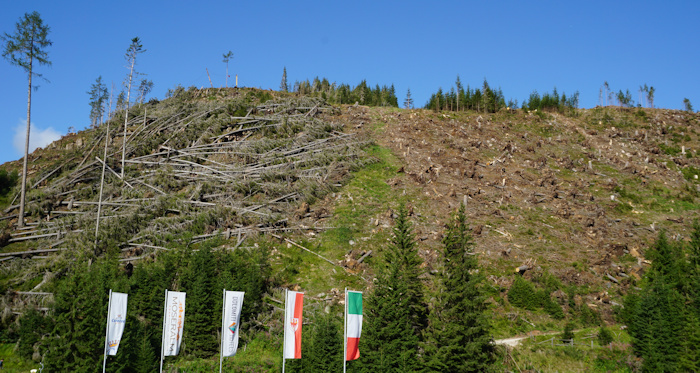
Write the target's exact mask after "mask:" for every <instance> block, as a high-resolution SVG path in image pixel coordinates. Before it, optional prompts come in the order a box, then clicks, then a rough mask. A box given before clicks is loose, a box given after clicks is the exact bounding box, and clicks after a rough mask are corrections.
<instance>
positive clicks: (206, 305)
mask: <svg viewBox="0 0 700 373" xmlns="http://www.w3.org/2000/svg"><path fill="white" fill-rule="evenodd" d="M216 266H217V265H216V263H215V261H214V255H213V254H212V252H211V249H210V248H208V247H203V248H201V249H200V250H199V251H197V252H196V253H194V255H193V258H192V260H191V262H190V265H189V268H188V271H187V273H186V275H185V276H183V277H184V278H183V280H182V287H183V291H185V292H186V293H187V314H186V315H187V322H186V323H185V331H184V336H183V339H184V340H186V341H187V342H186V346H187V352H188V353H191V354H193V355H195V356H197V357H210V356H213V355H214V354H215V353H216V352H217V351H218V347H219V344H218V342H217V333H218V331H219V327H220V325H219V324H218V323H215V322H212V320H217V319H221V305H219V307H215V304H216V303H217V302H216V299H215V297H218V298H221V297H220V296H219V295H220V294H219V293H220V291H221V289H218V287H217V288H215V287H214V285H215V284H216V282H215V281H216V277H217V276H216V273H215V267H216ZM217 290H219V291H217Z"/></svg>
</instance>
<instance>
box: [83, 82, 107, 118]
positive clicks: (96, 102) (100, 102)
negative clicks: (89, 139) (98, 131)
mask: <svg viewBox="0 0 700 373" xmlns="http://www.w3.org/2000/svg"><path fill="white" fill-rule="evenodd" d="M87 93H88V94H89V95H90V123H91V125H92V126H93V127H97V126H98V125H101V124H102V116H103V114H104V109H105V104H106V103H107V86H105V84H104V83H103V82H102V76H99V77H98V78H97V80H95V83H94V84H92V85H91V86H90V91H88V92H87Z"/></svg>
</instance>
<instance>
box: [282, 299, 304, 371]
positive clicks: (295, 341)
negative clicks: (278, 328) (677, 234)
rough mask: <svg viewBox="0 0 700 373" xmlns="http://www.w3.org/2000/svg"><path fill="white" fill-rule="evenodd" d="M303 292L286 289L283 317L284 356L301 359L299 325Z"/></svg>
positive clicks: (300, 322)
mask: <svg viewBox="0 0 700 373" xmlns="http://www.w3.org/2000/svg"><path fill="white" fill-rule="evenodd" d="M303 308H304V293H300V292H297V291H288V292H287V300H286V302H285V311H284V312H285V318H284V348H283V350H284V358H285V359H301V325H302V312H303Z"/></svg>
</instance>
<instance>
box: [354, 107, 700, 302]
mask: <svg viewBox="0 0 700 373" xmlns="http://www.w3.org/2000/svg"><path fill="white" fill-rule="evenodd" d="M341 121H342V122H344V123H346V128H347V129H348V130H350V131H354V132H359V133H362V134H364V135H366V136H369V137H371V138H372V139H373V140H374V141H375V142H376V143H378V144H380V145H382V146H384V147H388V148H389V149H391V151H392V152H393V153H394V154H395V155H396V156H397V157H398V158H399V159H401V161H402V163H403V167H402V168H401V169H400V170H399V174H397V175H396V177H395V178H392V179H389V180H386V181H387V183H389V184H390V185H392V186H393V188H394V190H395V192H396V193H401V191H402V189H406V188H418V189H419V190H420V195H421V196H422V197H423V198H422V201H416V203H415V204H416V210H419V211H420V213H421V214H423V216H424V217H425V219H423V221H424V223H423V224H421V225H420V226H418V227H417V228H416V229H417V233H418V236H419V239H421V241H424V243H423V247H428V248H436V247H438V246H439V239H440V238H441V232H442V230H443V226H444V220H445V218H446V217H447V216H448V215H449V212H450V211H452V210H454V209H455V208H456V207H457V206H458V205H459V203H461V202H466V204H467V209H468V215H469V219H470V222H471V226H472V228H473V231H474V235H475V244H476V248H477V249H476V251H477V252H479V253H481V254H482V255H480V258H481V260H482V261H483V262H484V264H485V265H486V266H487V273H489V274H490V280H491V281H493V283H494V284H498V285H501V286H508V285H509V282H510V280H509V278H512V276H510V274H511V273H513V271H514V269H515V268H516V267H518V266H521V265H527V266H528V267H529V268H531V269H528V270H526V271H525V273H524V275H525V276H526V277H528V276H536V275H537V274H538V273H539V274H541V273H542V272H543V271H548V272H550V273H551V274H553V275H555V276H556V277H558V278H559V279H560V280H561V281H562V283H563V284H564V285H568V284H575V285H579V286H580V285H588V286H590V287H591V289H593V290H598V291H597V292H596V291H594V292H592V293H591V294H590V296H589V297H588V299H583V300H581V301H585V302H588V303H591V304H596V303H597V304H601V303H604V304H602V305H601V307H604V308H609V305H610V303H611V302H613V304H614V302H615V300H618V301H619V299H616V298H619V295H620V294H622V293H623V292H624V290H625V289H626V288H627V287H629V286H630V285H632V284H633V283H634V280H635V279H638V278H639V276H640V274H641V273H642V272H643V270H644V266H645V265H646V264H645V263H648V262H645V258H644V252H645V249H646V248H647V247H648V246H649V244H650V243H651V242H653V240H654V239H655V238H656V237H657V236H658V234H659V230H660V229H664V230H666V231H667V233H668V235H669V236H670V237H671V238H672V239H677V240H684V239H687V237H688V233H689V228H690V227H691V225H692V222H693V220H694V219H697V218H698V215H699V214H698V206H700V205H698V203H699V202H700V199H699V197H700V193H699V192H698V181H697V179H696V177H697V176H695V175H696V174H697V173H698V169H699V168H700V158H698V154H697V149H698V148H699V147H700V146H699V145H700V142H699V140H698V134H697V133H696V130H697V128H698V125H699V124H700V120H699V116H698V115H697V114H693V113H686V112H680V111H670V110H655V109H620V108H596V109H592V110H580V111H578V113H577V115H576V116H573V117H569V116H564V115H561V114H558V113H542V112H540V113H537V112H523V111H522V110H516V111H505V110H504V111H501V112H499V113H495V114H483V113H474V112H460V113H454V112H441V113H436V112H433V111H427V110H400V109H383V108H367V107H362V106H359V107H348V108H345V109H343V110H342V114H341ZM402 174H405V176H404V175H402ZM422 254H423V255H424V256H425V257H426V259H427V260H428V261H429V262H431V263H432V262H433V260H434V259H435V258H436V252H435V251H434V250H429V249H428V250H423V252H422ZM611 297H612V299H611Z"/></svg>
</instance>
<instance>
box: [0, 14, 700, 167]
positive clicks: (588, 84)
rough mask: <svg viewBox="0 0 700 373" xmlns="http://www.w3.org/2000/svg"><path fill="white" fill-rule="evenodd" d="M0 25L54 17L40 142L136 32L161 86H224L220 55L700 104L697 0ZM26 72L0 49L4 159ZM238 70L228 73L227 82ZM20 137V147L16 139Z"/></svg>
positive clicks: (145, 69) (273, 73)
mask: <svg viewBox="0 0 700 373" xmlns="http://www.w3.org/2000/svg"><path fill="white" fill-rule="evenodd" d="M2 3H3V4H2V12H0V32H8V33H13V32H14V27H15V24H16V23H17V21H18V20H19V19H20V17H22V16H23V15H24V13H27V12H32V11H35V10H36V11H38V12H39V13H40V14H41V16H42V18H43V20H44V22H45V23H46V24H48V25H49V26H50V27H51V33H50V36H49V38H50V39H51V40H52V41H53V46H51V47H50V48H49V49H48V52H49V58H50V60H51V61H52V62H53V65H52V66H51V67H40V68H38V70H37V71H38V72H39V73H42V74H43V75H44V76H45V77H46V78H47V79H48V80H50V83H48V82H38V83H39V85H40V87H39V89H38V90H37V91H35V92H34V93H33V95H32V125H33V129H32V131H33V132H32V138H33V139H35V140H38V141H40V144H39V146H43V145H45V144H44V143H45V142H46V141H50V140H52V139H55V138H56V137H60V136H62V135H64V134H65V133H66V132H67V130H68V128H69V127H74V128H76V129H83V128H85V127H86V126H88V125H89V109H90V108H89V105H88V101H89V99H88V95H87V94H86V92H87V91H88V90H89V89H90V85H91V84H92V83H94V81H95V79H96V78H97V77H98V76H100V75H101V76H102V77H103V80H104V81H105V82H106V83H107V84H108V86H110V85H111V84H112V83H114V85H115V87H116V89H117V90H120V89H121V83H122V82H123V80H124V78H125V77H126V75H127V73H128V70H127V69H126V68H125V60H124V53H125V52H126V49H127V47H128V46H129V43H130V41H131V39H132V38H133V37H135V36H138V37H139V38H141V40H142V42H143V45H144V48H145V49H146V50H147V51H146V52H145V53H143V54H141V55H139V57H138V60H137V69H138V70H139V71H140V72H142V73H145V74H147V78H148V79H150V80H152V81H153V82H154V90H153V92H152V93H151V95H150V96H151V97H157V98H161V99H162V98H163V97H164V96H165V92H166V91H167V90H168V89H169V88H173V87H175V86H176V85H177V84H181V85H183V86H184V87H189V86H192V85H194V86H197V87H202V86H205V87H206V86H209V81H208V79H207V73H206V70H205V69H207V68H208V69H209V72H210V74H211V78H212V80H213V83H214V85H215V86H223V85H224V84H225V64H224V63H223V62H222V55H223V54H224V53H226V52H227V51H229V50H231V51H233V53H234V57H233V59H232V60H231V62H230V63H229V70H230V74H231V76H232V77H233V76H234V75H235V74H238V76H239V85H240V86H246V87H260V88H266V89H278V88H279V85H280V80H281V77H282V69H283V68H284V67H285V66H286V68H287V73H288V79H289V82H290V83H293V82H294V81H295V80H304V79H307V78H308V79H313V78H314V77H315V76H319V77H326V78H328V80H330V81H331V82H333V81H335V82H338V83H349V84H351V85H355V84H357V83H359V82H360V81H361V80H362V79H366V80H367V82H368V83H369V84H371V85H374V84H380V85H384V84H386V85H390V84H394V86H395V87H396V92H397V96H398V98H399V102H402V101H403V99H404V97H405V94H406V91H407V89H408V88H410V89H411V93H412V95H413V97H414V100H415V103H416V105H417V106H423V105H424V104H425V102H426V101H427V100H428V98H429V96H430V94H431V93H434V92H435V91H437V89H438V88H440V87H442V88H443V89H446V90H449V88H450V87H452V86H453V85H454V82H455V78H456V77H457V75H459V76H460V78H461V80H462V82H463V84H464V85H467V84H469V85H471V86H472V87H475V86H476V87H479V86H481V84H482V82H483V80H484V78H486V79H487V80H488V82H489V84H490V86H491V87H500V88H501V89H502V90H503V93H504V95H505V97H506V99H510V98H512V99H517V100H518V101H519V102H522V101H523V99H525V98H527V97H528V96H529V94H530V92H532V91H533V90H537V91H538V92H540V93H543V92H546V91H550V92H551V90H552V88H553V87H554V86H556V87H557V89H558V91H559V92H560V93H561V92H566V93H567V94H568V93H572V92H574V91H577V90H578V91H579V92H580V106H581V107H593V106H595V105H597V104H598V92H599V89H600V87H601V85H602V84H603V82H604V81H608V82H609V83H610V86H611V88H612V89H613V90H615V91H617V90H619V89H622V90H623V91H624V90H626V89H629V90H630V91H631V92H632V97H633V99H634V100H635V101H637V100H638V94H637V90H638V88H639V86H640V85H643V84H648V85H652V86H654V87H655V88H656V100H655V105H656V106H657V107H665V108H672V109H681V108H682V107H683V99H684V98H686V97H687V98H689V99H690V101H691V102H693V103H694V105H695V106H696V108H700V89H699V88H698V87H700V72H699V71H700V70H699V69H698V66H700V65H699V64H698V61H699V60H700V48H698V47H699V45H698V44H699V41H698V40H700V39H698V35H700V22H698V20H697V16H698V15H699V14H700V2H696V1H583V2H571V1H537V0H536V1H478V2H477V1H433V2H423V1H421V2H419V1H352V2H336V1H206V0H203V1H197V2H195V1H181V0H170V1H148V0H146V1H143V0H142V1H132V0H124V1H95V0H91V1H70V0H66V1H55V0H42V1H33V0H23V1H11V0H2ZM26 79H27V77H26V74H25V73H24V72H23V71H22V70H21V69H20V68H18V67H15V66H12V65H10V64H9V63H8V62H7V61H5V60H4V59H3V60H0V82H2V84H0V129H2V133H4V134H5V135H4V136H0V163H4V162H6V161H9V160H14V159H19V158H21V156H22V153H23V146H24V145H23V144H24V131H25V127H24V123H25V120H26V101H27V80H26ZM232 79H233V78H231V80H229V85H233V80H232ZM14 143H18V144H19V146H15V144H14Z"/></svg>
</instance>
